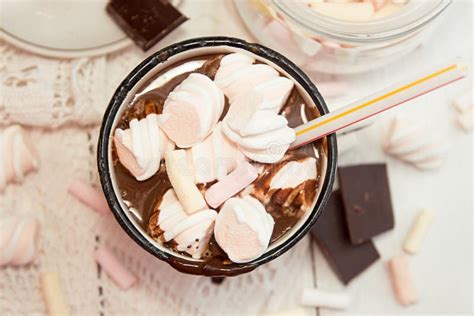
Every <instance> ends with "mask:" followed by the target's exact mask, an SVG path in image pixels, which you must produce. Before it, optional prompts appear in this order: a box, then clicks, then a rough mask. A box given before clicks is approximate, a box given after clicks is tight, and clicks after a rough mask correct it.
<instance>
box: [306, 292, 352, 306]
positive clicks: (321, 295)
mask: <svg viewBox="0 0 474 316" xmlns="http://www.w3.org/2000/svg"><path fill="white" fill-rule="evenodd" d="M301 303H302V304H303V305H305V306H311V307H326V308H331V309H346V308H347V307H348V306H349V303H350V297H349V295H348V294H347V293H344V292H340V293H336V292H332V293H331V292H326V291H322V290H319V289H315V288H306V289H304V290H303V295H302V298H301Z"/></svg>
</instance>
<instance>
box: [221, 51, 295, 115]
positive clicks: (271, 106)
mask: <svg viewBox="0 0 474 316" xmlns="http://www.w3.org/2000/svg"><path fill="white" fill-rule="evenodd" d="M254 62H255V59H253V58H252V57H249V56H247V55H245V54H241V53H233V54H229V55H226V56H224V57H223V58H222V60H221V64H220V66H219V69H218V70H217V73H216V76H215V79H214V81H215V83H216V84H217V86H219V87H220V88H221V89H222V91H224V94H225V95H226V96H227V97H228V98H229V100H230V102H231V103H233V102H234V101H235V100H236V99H237V97H239V96H241V95H245V94H248V93H249V92H251V91H258V92H259V93H261V94H262V96H263V100H262V101H261V102H260V104H259V106H260V109H262V110H271V111H274V112H277V113H278V112H279V111H280V109H281V107H282V106H283V105H284V104H285V102H286V99H288V96H289V95H290V93H291V90H292V89H293V82H292V81H291V80H290V79H288V78H286V77H280V75H279V73H278V71H276V70H275V69H274V68H273V67H271V66H269V65H266V64H254Z"/></svg>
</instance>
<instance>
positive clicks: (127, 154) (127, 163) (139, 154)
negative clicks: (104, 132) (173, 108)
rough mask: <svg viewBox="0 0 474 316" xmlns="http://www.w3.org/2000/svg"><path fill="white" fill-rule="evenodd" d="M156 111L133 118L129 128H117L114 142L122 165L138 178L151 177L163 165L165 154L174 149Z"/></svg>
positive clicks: (142, 179) (139, 179)
mask: <svg viewBox="0 0 474 316" xmlns="http://www.w3.org/2000/svg"><path fill="white" fill-rule="evenodd" d="M159 125H160V120H159V117H158V115H157V114H154V113H152V114H148V115H147V117H146V118H144V119H141V120H138V119H133V120H131V121H130V128H128V129H126V130H122V129H120V128H117V129H116V130H115V136H114V143H115V148H116V150H117V155H118V157H119V160H120V162H121V163H122V165H123V166H124V167H125V168H127V169H128V171H130V173H131V174H132V175H133V176H134V177H135V178H136V179H137V180H138V181H144V180H147V179H149V178H151V177H152V176H153V175H154V174H155V173H156V172H157V171H158V169H159V168H160V161H161V159H162V158H163V155H164V154H165V153H166V152H168V151H170V150H173V149H174V143H173V142H172V141H170V140H169V139H168V137H167V136H166V135H165V134H164V133H163V131H162V130H161V129H160V127H159Z"/></svg>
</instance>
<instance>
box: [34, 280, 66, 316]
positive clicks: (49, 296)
mask: <svg viewBox="0 0 474 316" xmlns="http://www.w3.org/2000/svg"><path fill="white" fill-rule="evenodd" d="M41 290H42V293H43V297H44V301H45V303H46V308H47V310H48V315H49V316H67V315H69V307H68V305H67V304H66V302H65V300H64V295H63V291H62V289H61V285H60V282H59V277H58V275H57V274H56V273H55V272H45V273H43V274H42V275H41Z"/></svg>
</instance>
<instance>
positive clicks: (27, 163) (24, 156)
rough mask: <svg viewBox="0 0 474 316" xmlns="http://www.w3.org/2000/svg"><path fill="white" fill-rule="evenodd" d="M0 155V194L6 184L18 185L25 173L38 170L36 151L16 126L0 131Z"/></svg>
mask: <svg viewBox="0 0 474 316" xmlns="http://www.w3.org/2000/svg"><path fill="white" fill-rule="evenodd" d="M0 153H1V155H0V192H2V191H3V190H4V189H5V187H6V185H7V184H8V183H10V182H18V183H20V182H22V181H23V177H24V176H25V175H26V174H27V173H29V172H31V171H34V170H36V169H37V168H38V159H37V154H36V150H35V149H34V146H33V144H32V142H31V141H30V139H29V137H28V135H27V134H26V133H25V131H24V130H23V129H22V128H21V127H20V126H18V125H14V126H10V127H8V128H6V129H5V130H3V131H0Z"/></svg>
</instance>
